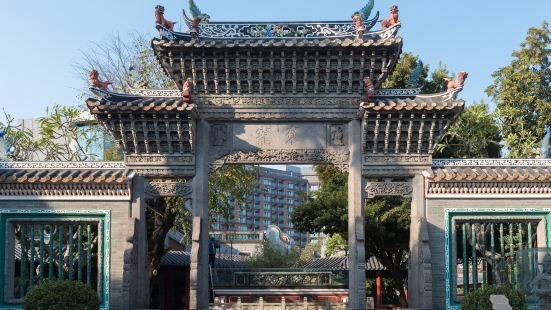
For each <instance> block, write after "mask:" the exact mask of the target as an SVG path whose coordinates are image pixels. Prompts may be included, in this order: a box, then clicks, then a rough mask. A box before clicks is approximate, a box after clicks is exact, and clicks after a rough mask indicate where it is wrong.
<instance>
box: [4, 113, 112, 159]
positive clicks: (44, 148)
mask: <svg viewBox="0 0 551 310" xmlns="http://www.w3.org/2000/svg"><path fill="white" fill-rule="evenodd" d="M82 112H83V110H81V109H79V108H76V107H70V106H60V105H54V106H53V107H52V108H47V109H46V116H45V117H42V118H39V119H38V121H39V125H38V128H37V129H36V130H37V132H36V133H37V134H38V135H36V136H35V135H33V132H32V130H31V129H30V128H28V127H22V126H21V125H16V124H15V120H14V119H13V118H12V117H11V116H10V115H9V114H7V113H6V114H5V119H6V122H5V123H1V122H0V131H5V138H6V139H7V140H8V141H10V143H12V144H13V145H12V147H13V152H10V154H9V156H8V159H10V160H17V161H29V160H37V159H43V160H46V161H84V160H94V159H95V158H94V156H93V155H91V153H92V152H91V150H92V148H93V144H94V142H96V141H97V140H98V138H99V137H100V136H101V135H102V134H103V133H102V132H101V131H100V130H97V129H95V128H94V127H93V126H92V127H87V126H84V127H79V126H76V124H77V123H78V122H80V121H82V119H81V115H82Z"/></svg>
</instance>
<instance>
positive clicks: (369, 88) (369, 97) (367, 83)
mask: <svg viewBox="0 0 551 310" xmlns="http://www.w3.org/2000/svg"><path fill="white" fill-rule="evenodd" d="M363 82H364V87H365V99H366V101H367V102H369V101H373V99H374V98H375V84H374V83H373V81H372V80H371V78H370V77H368V76H366V77H365V78H364V80H363Z"/></svg>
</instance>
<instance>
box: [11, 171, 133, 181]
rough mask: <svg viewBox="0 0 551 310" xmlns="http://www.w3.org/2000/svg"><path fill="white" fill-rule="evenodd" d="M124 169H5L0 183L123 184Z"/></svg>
mask: <svg viewBox="0 0 551 310" xmlns="http://www.w3.org/2000/svg"><path fill="white" fill-rule="evenodd" d="M126 180H127V174H126V172H125V170H124V169H98V170H90V169H3V170H0V183H64V184H71V183H73V184H74V183H107V184H123V183H125V182H126Z"/></svg>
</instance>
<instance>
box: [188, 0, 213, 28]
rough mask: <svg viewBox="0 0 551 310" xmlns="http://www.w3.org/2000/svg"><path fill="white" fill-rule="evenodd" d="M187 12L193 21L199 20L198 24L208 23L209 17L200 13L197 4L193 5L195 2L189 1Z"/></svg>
mask: <svg viewBox="0 0 551 310" xmlns="http://www.w3.org/2000/svg"><path fill="white" fill-rule="evenodd" d="M189 10H190V12H191V16H193V20H196V19H197V18H201V19H200V22H202V23H205V24H208V23H209V21H210V15H209V14H206V13H202V12H201V10H200V9H199V7H198V6H197V4H195V1H193V0H189Z"/></svg>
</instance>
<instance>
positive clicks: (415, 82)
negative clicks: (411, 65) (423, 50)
mask: <svg viewBox="0 0 551 310" xmlns="http://www.w3.org/2000/svg"><path fill="white" fill-rule="evenodd" d="M422 73H423V62H422V61H421V59H419V60H418V61H417V65H416V66H415V69H413V71H412V72H411V75H410V76H409V81H408V84H409V86H410V87H417V86H419V80H420V79H421V74H422Z"/></svg>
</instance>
